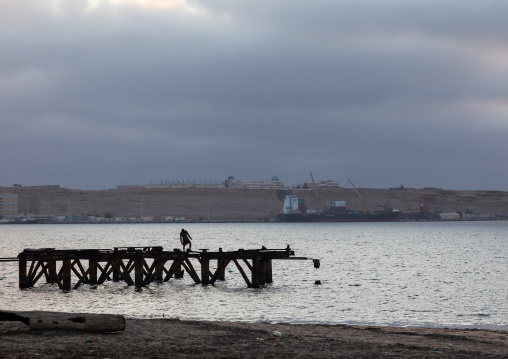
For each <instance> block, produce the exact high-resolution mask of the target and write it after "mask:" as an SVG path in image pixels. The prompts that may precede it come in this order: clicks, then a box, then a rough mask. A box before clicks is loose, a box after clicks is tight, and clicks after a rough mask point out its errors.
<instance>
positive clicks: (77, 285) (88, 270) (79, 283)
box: [74, 267, 91, 289]
mask: <svg viewBox="0 0 508 359" xmlns="http://www.w3.org/2000/svg"><path fill="white" fill-rule="evenodd" d="M90 269H91V268H90V267H88V269H87V270H86V271H85V273H84V274H83V276H82V277H81V278H80V279H79V280H78V282H77V283H76V284H75V285H74V289H78V288H79V286H80V285H81V283H83V281H84V280H85V279H86V276H87V275H88V273H90Z"/></svg>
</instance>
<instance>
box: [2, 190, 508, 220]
mask: <svg viewBox="0 0 508 359" xmlns="http://www.w3.org/2000/svg"><path fill="white" fill-rule="evenodd" d="M358 190H359V192H360V194H361V196H362V197H363V199H364V200H365V209H366V210H367V211H379V210H382V208H381V207H389V208H393V209H398V210H404V211H407V212H415V211H417V210H418V207H419V206H420V203H422V204H424V205H425V206H427V207H428V208H429V211H430V212H439V213H442V212H460V213H476V214H488V215H490V216H499V215H501V216H502V217H505V216H506V214H507V213H508V192H504V191H486V190H443V189H439V188H424V189H412V188H403V189H399V188H395V189H372V188H359V189H358ZM291 192H292V193H293V194H295V195H297V196H298V197H299V198H301V199H304V200H305V201H306V204H307V208H308V209H317V198H316V194H315V191H314V189H291ZM0 193H14V194H18V207H19V212H28V213H30V215H35V216H70V215H85V214H87V215H94V216H95V215H97V216H101V217H104V216H106V215H110V216H112V217H135V218H141V217H153V219H154V220H155V221H158V220H160V218H162V217H166V216H171V217H185V219H186V220H195V221H263V220H268V219H270V217H271V216H272V217H276V215H277V213H279V212H280V210H281V208H282V203H283V202H282V199H283V194H284V193H283V192H282V191H280V190H276V189H229V188H228V189H225V188H221V189H216V188H213V189H212V188H178V189H175V188H167V189H153V188H137V189H108V190H78V189H67V188H60V187H48V188H29V187H2V188H0ZM318 196H319V202H320V207H321V209H323V208H324V206H325V203H326V202H327V201H346V205H347V207H348V208H351V209H354V210H358V211H360V210H361V209H362V200H361V199H360V197H359V195H358V193H357V192H356V191H355V190H354V189H350V188H320V189H319V190H318Z"/></svg>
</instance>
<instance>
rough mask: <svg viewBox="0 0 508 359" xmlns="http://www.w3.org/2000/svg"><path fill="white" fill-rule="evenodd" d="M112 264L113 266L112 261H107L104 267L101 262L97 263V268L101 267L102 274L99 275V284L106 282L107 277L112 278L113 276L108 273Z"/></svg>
mask: <svg viewBox="0 0 508 359" xmlns="http://www.w3.org/2000/svg"><path fill="white" fill-rule="evenodd" d="M110 266H111V262H107V263H106V266H105V267H104V268H102V266H101V265H100V264H99V263H97V268H99V269H100V271H101V276H100V277H99V281H98V283H97V284H102V283H104V282H105V281H106V279H107V280H111V278H110V277H109V275H108V270H109V267H110Z"/></svg>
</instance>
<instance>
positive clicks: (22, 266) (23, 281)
mask: <svg viewBox="0 0 508 359" xmlns="http://www.w3.org/2000/svg"><path fill="white" fill-rule="evenodd" d="M32 263H33V262H32ZM26 265H27V263H26V259H21V258H20V259H19V261H18V271H19V274H18V275H19V278H18V283H19V288H20V289H25V288H27V287H28V285H27V284H28V283H27V275H26Z"/></svg>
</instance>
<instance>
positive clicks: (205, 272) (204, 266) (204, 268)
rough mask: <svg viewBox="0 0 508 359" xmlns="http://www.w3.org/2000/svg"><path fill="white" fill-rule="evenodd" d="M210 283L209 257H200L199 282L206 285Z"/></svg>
mask: <svg viewBox="0 0 508 359" xmlns="http://www.w3.org/2000/svg"><path fill="white" fill-rule="evenodd" d="M209 283H210V259H208V258H206V257H201V284H202V285H208V284H209Z"/></svg>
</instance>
